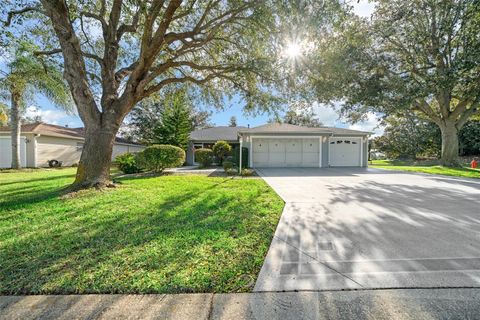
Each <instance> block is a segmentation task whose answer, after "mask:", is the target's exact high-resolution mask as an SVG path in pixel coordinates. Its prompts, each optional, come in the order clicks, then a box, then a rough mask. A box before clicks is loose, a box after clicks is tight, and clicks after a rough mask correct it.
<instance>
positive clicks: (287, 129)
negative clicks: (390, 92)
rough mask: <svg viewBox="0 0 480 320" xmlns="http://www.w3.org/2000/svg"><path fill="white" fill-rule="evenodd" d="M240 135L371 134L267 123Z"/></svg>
mask: <svg viewBox="0 0 480 320" xmlns="http://www.w3.org/2000/svg"><path fill="white" fill-rule="evenodd" d="M240 133H325V134H354V135H365V134H369V133H370V132H366V131H359V130H351V129H344V128H333V127H304V126H297V125H293V124H288V123H267V124H264V125H261V126H258V127H255V128H246V129H242V130H240Z"/></svg>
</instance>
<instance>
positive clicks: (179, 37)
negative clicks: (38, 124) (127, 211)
mask: <svg viewBox="0 0 480 320" xmlns="http://www.w3.org/2000/svg"><path fill="white" fill-rule="evenodd" d="M269 8H270V7H269V3H268V2H267V1H256V0H246V1H245V0H208V1H196V0H184V1H182V0H148V1H146V0H133V1H123V0H111V1H109V0H98V1H74V0H67V1H64V0H41V1H40V2H39V3H38V2H36V1H32V2H31V3H29V5H27V6H26V7H22V8H13V9H12V10H11V11H10V12H9V13H8V16H7V18H6V19H4V20H5V21H6V25H11V24H12V23H14V22H15V17H17V16H18V15H19V14H25V13H32V14H37V15H38V16H37V17H38V18H37V19H39V20H41V21H42V23H40V24H39V25H40V26H41V27H43V26H45V28H51V29H49V30H51V32H52V35H53V39H54V40H55V41H53V42H52V41H50V42H45V48H44V50H42V51H41V52H38V53H37V54H39V55H40V54H42V55H55V54H57V55H58V54H59V55H61V56H60V58H59V61H61V63H62V64H63V68H64V77H65V79H66V81H67V82H68V85H69V87H70V90H71V92H72V96H73V99H74V100H75V104H76V107H77V110H78V114H79V116H80V118H81V120H82V122H83V123H84V125H85V144H84V147H83V152H82V156H81V159H80V163H79V166H78V170H77V174H76V179H75V182H74V185H73V187H74V188H86V187H92V186H97V187H102V186H105V185H108V184H110V175H109V171H110V165H111V154H112V147H113V141H114V138H115V135H116V134H117V131H118V129H119V127H120V125H121V124H122V121H123V120H124V118H125V117H126V116H127V115H128V113H129V112H130V111H131V110H132V109H133V108H134V106H135V105H136V104H137V103H139V102H140V101H142V100H143V99H146V98H148V97H150V96H152V95H154V94H156V93H157V92H159V91H161V90H163V89H164V88H166V87H168V86H170V85H178V84H183V83H193V84H195V85H198V86H200V87H201V88H202V95H203V97H204V98H205V99H207V100H209V101H220V100H221V98H220V96H222V95H225V94H232V93H233V92H237V93H238V94H239V95H240V96H242V97H243V98H245V100H246V104H247V105H246V108H247V109H252V108H254V107H255V106H261V108H264V109H268V108H269V106H270V105H271V104H272V101H273V100H271V99H269V98H270V96H271V95H270V94H269V93H268V90H267V88H268V81H269V80H271V79H272V78H273V76H271V75H270V73H269V71H268V72H267V71H266V70H267V68H270V66H271V65H272V63H271V59H272V57H273V55H272V52H269V50H270V49H269V43H268V41H265V39H268V38H269V37H270V36H271V29H270V26H271V25H272V24H274V23H275V19H274V17H273V15H272V14H271V10H270V9H269ZM42 15H45V17H46V19H44V18H43V16H42ZM42 19H44V20H42ZM43 39H45V37H44V38H43ZM51 39H52V37H49V38H48V40H51ZM260 70H262V72H260Z"/></svg>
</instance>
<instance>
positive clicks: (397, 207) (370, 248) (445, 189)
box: [254, 168, 480, 291]
mask: <svg viewBox="0 0 480 320" xmlns="http://www.w3.org/2000/svg"><path fill="white" fill-rule="evenodd" d="M258 171H259V174H260V175H261V176H262V177H263V178H264V179H265V181H266V182H267V183H268V184H269V185H270V186H272V188H273V189H274V190H275V191H276V192H277V193H278V194H279V195H280V196H281V197H282V198H283V199H284V201H285V202H286V205H285V209H284V212H283V214H282V217H281V219H280V222H279V225H278V227H277V230H276V232H275V236H274V239H273V241H272V244H271V246H270V249H269V251H268V254H267V257H266V259H265V262H264V265H263V267H262V270H261V272H260V275H259V278H258V280H257V283H256V285H255V289H254V290H255V291H281V290H286V291H289V290H332V289H348V288H350V289H353V288H358V289H362V288H407V287H408V288H417V287H480V180H478V181H475V180H473V179H456V178H450V177H443V176H438V175H423V174H412V173H400V172H394V171H386V170H378V169H363V168H355V169H354V168H328V169H327V168H325V169H260V170H258Z"/></svg>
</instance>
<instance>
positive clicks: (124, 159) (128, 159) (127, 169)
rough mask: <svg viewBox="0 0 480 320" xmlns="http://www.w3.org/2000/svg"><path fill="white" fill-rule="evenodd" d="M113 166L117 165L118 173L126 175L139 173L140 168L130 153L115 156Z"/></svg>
mask: <svg viewBox="0 0 480 320" xmlns="http://www.w3.org/2000/svg"><path fill="white" fill-rule="evenodd" d="M115 164H116V165H117V167H118V169H120V171H122V172H123V173H126V174H130V173H137V172H140V168H139V167H138V164H137V159H136V157H135V155H134V154H133V153H130V152H127V153H124V154H121V155H119V156H117V157H116V158H115Z"/></svg>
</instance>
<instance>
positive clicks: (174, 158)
mask: <svg viewBox="0 0 480 320" xmlns="http://www.w3.org/2000/svg"><path fill="white" fill-rule="evenodd" d="M138 162H139V163H140V165H141V167H142V168H145V169H146V170H147V171H153V172H162V171H163V170H165V169H167V168H175V167H180V166H181V165H183V163H184V162H185V151H183V149H182V148H179V147H176V146H172V145H167V144H159V145H153V146H150V147H147V148H145V150H143V151H142V152H140V153H139V155H138Z"/></svg>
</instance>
